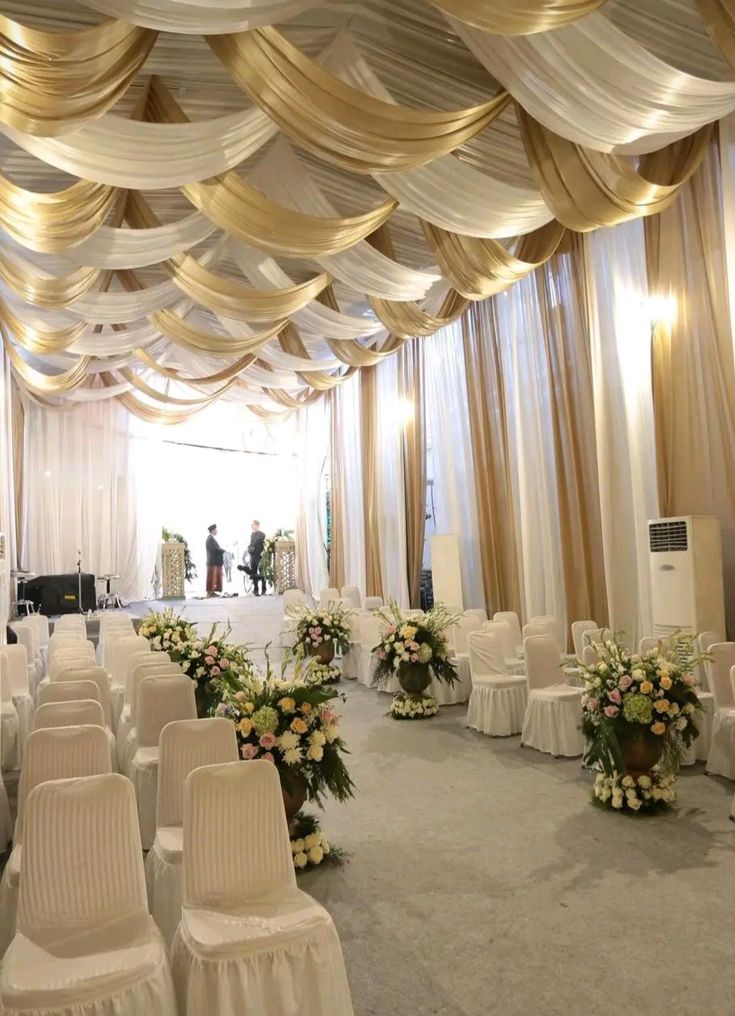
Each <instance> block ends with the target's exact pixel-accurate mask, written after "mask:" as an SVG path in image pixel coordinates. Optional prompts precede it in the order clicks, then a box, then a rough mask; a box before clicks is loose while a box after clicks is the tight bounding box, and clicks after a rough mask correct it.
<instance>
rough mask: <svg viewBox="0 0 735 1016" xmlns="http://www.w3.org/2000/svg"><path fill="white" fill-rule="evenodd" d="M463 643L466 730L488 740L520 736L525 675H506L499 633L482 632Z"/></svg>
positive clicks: (526, 698)
mask: <svg viewBox="0 0 735 1016" xmlns="http://www.w3.org/2000/svg"><path fill="white" fill-rule="evenodd" d="M502 623H507V622H502ZM467 642H468V644H469V657H470V676H471V680H472V693H471V695H470V701H469V705H468V707H467V720H466V724H467V726H468V727H472V728H473V730H479V731H480V733H481V734H489V735H490V736H491V737H508V736H510V735H511V734H520V732H521V727H522V726H523V717H524V715H525V712H526V703H527V700H528V690H527V685H526V677H525V675H524V674H509V673H508V667H507V664H506V661H505V652H504V646H503V640H502V636H501V634H500V633H499V632H497V631H487V630H485V629H484V628H483V629H481V630H480V631H475V632H472V633H471V634H470V636H469V637H468V639H467Z"/></svg>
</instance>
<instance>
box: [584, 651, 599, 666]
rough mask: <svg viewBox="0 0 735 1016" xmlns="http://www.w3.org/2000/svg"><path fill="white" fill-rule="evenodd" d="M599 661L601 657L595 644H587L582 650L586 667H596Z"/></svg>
mask: <svg viewBox="0 0 735 1016" xmlns="http://www.w3.org/2000/svg"><path fill="white" fill-rule="evenodd" d="M599 662H600V657H599V656H598V654H597V650H596V649H595V648H594V646H585V647H584V649H583V650H582V663H583V664H584V665H585V667H596V666H597V664H598V663H599Z"/></svg>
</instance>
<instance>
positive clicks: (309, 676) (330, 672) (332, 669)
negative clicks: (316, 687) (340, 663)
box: [301, 656, 342, 684]
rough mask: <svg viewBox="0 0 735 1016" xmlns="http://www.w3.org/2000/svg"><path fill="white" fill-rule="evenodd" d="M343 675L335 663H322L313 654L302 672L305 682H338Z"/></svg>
mask: <svg viewBox="0 0 735 1016" xmlns="http://www.w3.org/2000/svg"><path fill="white" fill-rule="evenodd" d="M341 677H342V671H341V670H340V669H339V667H336V666H335V665H334V664H333V663H322V662H321V661H320V660H319V659H318V658H317V657H316V656H312V657H311V659H310V660H309V662H308V663H307V665H306V667H305V668H304V669H303V671H302V673H301V678H302V680H303V681H304V683H305V684H338V683H339V681H340V679H341Z"/></svg>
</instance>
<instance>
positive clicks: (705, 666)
mask: <svg viewBox="0 0 735 1016" xmlns="http://www.w3.org/2000/svg"><path fill="white" fill-rule="evenodd" d="M716 642H722V638H721V636H720V635H718V633H717V632H714V631H703V632H701V633H700V634H699V635H698V636H697V646H698V648H699V653H700V655H701V656H705V655H707V654H709V647H710V646H713V645H714V644H715V643H716ZM711 668H712V664H711V663H710V661H709V660H703V661H702V664H701V667H700V677H699V679H700V683H701V686H702V687H703V688H707V690H708V691H712V677H711V673H710V671H711Z"/></svg>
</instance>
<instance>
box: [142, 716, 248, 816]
mask: <svg viewBox="0 0 735 1016" xmlns="http://www.w3.org/2000/svg"><path fill="white" fill-rule="evenodd" d="M158 748H159V752H158V791H157V797H156V826H157V827H162V826H180V825H183V823H184V783H185V782H186V777H187V776H188V775H189V773H190V772H191V771H192V769H198V768H199V766H210V765H216V764H218V763H221V762H237V760H238V757H239V756H238V753H237V737H236V736H235V724H234V723H233V722H232V720H228V719H227V718H226V717H224V716H214V717H211V718H209V719H203V720H174V721H173V723H167V724H166V726H165V727H164V728H163V730H162V731H161V737H160V740H159V742H158Z"/></svg>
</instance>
